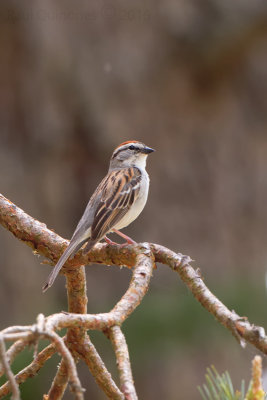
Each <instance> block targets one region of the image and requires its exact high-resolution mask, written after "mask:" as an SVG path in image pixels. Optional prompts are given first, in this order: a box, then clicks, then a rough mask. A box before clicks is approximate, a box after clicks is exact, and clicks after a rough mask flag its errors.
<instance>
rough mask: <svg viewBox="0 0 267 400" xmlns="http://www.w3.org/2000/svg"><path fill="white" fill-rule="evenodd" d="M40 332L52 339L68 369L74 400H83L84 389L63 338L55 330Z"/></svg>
mask: <svg viewBox="0 0 267 400" xmlns="http://www.w3.org/2000/svg"><path fill="white" fill-rule="evenodd" d="M40 334H41V335H42V336H44V337H47V338H48V339H50V340H52V341H53V343H54V344H55V346H56V349H57V351H58V352H59V353H60V354H61V356H62V358H63V359H64V361H65V363H66V366H67V371H68V376H69V381H70V387H71V391H72V392H73V393H74V395H75V400H83V399H84V396H83V392H84V389H83V388H82V386H81V382H80V379H79V377H78V374H77V369H76V365H75V362H74V360H73V357H72V355H71V353H70V351H69V349H68V348H67V346H66V345H65V343H64V340H63V339H62V338H61V337H60V336H59V335H58V334H56V333H55V332H48V331H45V332H40Z"/></svg>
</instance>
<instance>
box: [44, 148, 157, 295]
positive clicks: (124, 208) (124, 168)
mask: <svg viewBox="0 0 267 400" xmlns="http://www.w3.org/2000/svg"><path fill="white" fill-rule="evenodd" d="M154 151H155V150H153V149H151V148H150V147H148V146H146V145H145V144H144V143H141V142H138V141H136V140H130V141H127V142H123V143H121V144H120V145H119V146H118V147H116V149H115V150H114V151H113V154H112V156H111V160H110V164H109V170H108V173H107V175H106V176H105V178H104V179H103V180H102V181H101V182H100V184H99V185H98V187H97V188H96V190H95V192H94V193H93V195H92V197H91V198H90V200H89V202H88V204H87V207H86V209H85V211H84V213H83V216H82V218H81V219H80V222H79V223H78V225H77V227H76V229H75V231H74V233H73V235H72V238H71V240H70V243H69V245H68V247H67V248H66V250H65V251H64V253H63V254H62V256H61V257H60V259H59V260H58V262H57V264H56V265H55V267H54V269H53V270H52V271H51V273H50V275H49V276H48V279H47V281H46V283H45V285H44V286H43V292H45V291H46V290H47V289H48V288H50V287H51V286H52V285H53V283H54V281H55V279H56V277H57V275H58V273H59V271H60V270H61V268H62V266H63V265H64V264H65V262H66V261H67V260H68V259H69V258H70V257H73V256H74V255H75V253H77V251H78V250H79V249H80V248H81V247H82V246H83V245H84V244H85V243H86V242H87V244H86V247H85V248H84V252H88V251H89V250H91V249H92V248H93V247H94V245H95V244H96V243H98V242H99V241H100V240H102V239H105V240H106V241H107V242H108V243H113V242H112V241H111V240H110V239H108V238H107V237H106V235H107V234H108V233H110V232H115V233H117V234H118V235H120V236H122V237H123V238H124V239H126V242H127V243H131V244H133V243H135V242H134V241H133V240H132V239H130V238H129V237H128V236H126V235H125V234H123V233H122V232H120V231H119V230H120V229H122V228H125V227H126V226H128V225H129V224H130V223H131V222H133V221H134V220H135V219H136V218H137V217H138V215H139V214H140V213H141V212H142V211H143V208H144V207H145V204H146V201H147V196H148V190H149V176H148V174H147V172H146V160H147V156H148V154H150V153H152V152H154Z"/></svg>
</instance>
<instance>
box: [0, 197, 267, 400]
mask: <svg viewBox="0 0 267 400" xmlns="http://www.w3.org/2000/svg"><path fill="white" fill-rule="evenodd" d="M0 223H1V224H2V225H3V226H4V227H6V228H7V229H8V230H10V231H11V232H12V233H13V234H14V235H15V237H17V238H18V239H20V240H23V241H24V242H25V243H27V244H28V245H30V246H31V248H33V249H34V250H35V252H38V253H39V254H41V255H44V256H45V257H47V258H49V259H50V260H51V261H52V263H55V262H56V261H57V260H58V258H59V257H60V255H61V253H62V252H63V251H64V249H65V247H66V246H67V245H68V241H66V240H64V239H62V238H61V237H60V236H58V235H57V234H56V233H54V232H52V231H50V230H49V229H47V227H46V226H45V225H44V224H42V223H40V222H38V221H36V220H35V219H33V218H32V217H30V216H29V215H27V214H26V213H25V212H24V211H22V210H21V209H19V208H18V207H16V206H15V205H14V204H12V203H11V202H9V200H7V199H5V197H4V196H2V195H0ZM155 261H156V262H160V263H163V264H165V265H167V266H169V267H170V268H171V269H172V270H173V271H175V272H177V273H178V274H179V276H180V278H181V279H182V280H183V282H184V283H185V284H186V285H187V287H188V288H189V290H190V291H191V292H192V294H193V295H194V297H195V298H196V299H197V300H198V301H199V302H200V303H201V304H202V306H203V307H205V308H206V309H207V310H208V311H209V312H210V313H211V314H213V315H214V317H215V318H216V319H217V320H218V321H219V322H220V323H221V324H222V325H224V326H225V327H226V328H227V329H229V330H230V331H231V333H232V334H233V335H234V336H235V337H236V338H237V339H238V340H239V342H240V344H241V345H244V343H245V341H247V342H249V343H251V344H252V345H254V346H255V347H256V348H258V349H259V350H261V351H262V352H263V353H265V354H267V337H266V335H265V331H264V328H262V327H257V326H254V325H252V324H250V323H249V322H248V320H246V319H244V318H241V317H239V316H238V315H237V314H236V313H235V312H234V311H232V312H231V311H230V310H229V309H228V308H227V307H226V306H225V305H224V304H223V303H222V302H220V300H218V299H217V298H216V297H215V296H214V295H213V294H212V293H211V292H210V290H209V289H208V288H207V287H206V286H205V284H204V282H203V280H202V278H201V276H200V273H199V270H194V269H193V268H192V267H191V265H190V262H191V261H192V260H191V259H190V257H188V256H183V255H182V254H180V253H178V254H177V253H174V252H173V251H171V250H169V249H167V248H165V247H163V246H160V245H156V244H148V243H143V244H140V245H135V246H125V247H123V248H122V247H120V246H116V245H106V244H101V243H99V244H97V245H96V246H94V248H93V249H92V250H91V251H90V252H89V253H88V254H86V255H83V254H82V252H78V253H77V254H76V255H75V257H74V258H73V259H72V260H69V261H68V262H67V263H66V264H65V266H64V267H63V268H62V272H63V273H64V274H65V275H66V277H67V286H68V290H69V306H70V310H72V311H73V312H71V313H58V314H54V315H51V316H48V317H47V318H46V319H45V328H46V332H48V333H49V334H50V333H51V332H52V336H50V339H52V338H57V336H54V335H56V334H55V332H54V331H56V330H60V329H62V328H70V331H69V332H72V334H71V337H70V336H69V340H68V344H69V346H70V350H71V352H72V353H73V355H74V357H76V356H78V357H80V358H82V359H84V360H85V361H86V363H87V365H88V366H89V368H90V370H91V371H98V372H99V373H100V376H101V378H100V379H97V378H96V376H97V374H98V373H97V372H94V373H93V374H94V376H95V378H96V381H97V382H98V384H99V385H100V386H101V387H102V389H103V390H104V391H105V393H106V394H107V395H108V396H110V398H112V399H123V395H122V393H121V392H120V391H119V389H118V388H117V387H116V385H115V383H114V382H113V381H112V378H111V377H110V374H109V373H108V371H107V370H106V369H105V367H104V364H103V362H102V360H101V358H100V357H99V355H98V353H97V351H96V349H95V348H94V347H93V345H92V344H91V343H90V342H89V338H88V337H87V335H86V333H85V331H86V330H88V329H95V330H102V331H103V332H106V331H109V332H111V337H112V341H113V344H114V348H115V352H116V354H117V359H118V367H119V375H120V379H121V383H122V390H123V393H124V394H125V395H127V393H126V392H127V391H129V393H131V396H132V397H129V398H133V399H134V398H136V397H134V396H136V394H135V391H134V387H133V381H132V377H131V371H130V364H129V356H128V349H127V347H126V342H125V341H124V337H123V336H122V333H121V331H120V328H119V326H120V325H121V324H122V323H123V322H124V321H125V319H126V318H128V317H129V316H130V314H131V313H132V312H133V311H134V310H135V308H136V307H137V306H138V305H139V304H140V302H141V301H142V299H143V297H144V295H145V293H146V291H147V290H148V286H149V282H150V278H151V276H152V271H153V266H154V263H155ZM89 263H100V264H106V265H118V266H127V267H129V268H132V269H133V276H132V280H131V282H130V285H129V288H128V289H127V291H126V293H125V294H124V296H123V297H122V298H121V299H120V301H119V302H118V303H117V304H116V305H115V307H114V308H113V309H112V310H111V311H110V312H109V313H101V314H86V313H85V312H86V301H87V299H86V294H85V293H86V287H85V280H84V278H83V276H84V275H83V274H84V267H83V266H84V265H88V264H89ZM133 267H134V268H133ZM80 284H82V285H84V287H83V289H82V290H81V294H80V293H79V290H76V292H75V287H77V288H79V285H80ZM70 287H71V289H70ZM72 306H73V307H74V306H75V307H78V308H76V309H75V308H73V309H72ZM32 329H33V326H28V327H19V326H17V327H11V328H7V329H4V330H3V331H2V332H0V334H2V335H4V338H5V340H19V339H23V340H30V339H31V340H34V334H33V330H32ZM29 332H31V335H32V336H31V335H30V333H29ZM114 335H115V336H114ZM75 336H76V338H78V342H77V343H78V345H75V344H74V341H75V340H73V339H75ZM116 343H120V346H122V347H121V349H124V350H123V353H122V354H121V355H120V354H119V353H118V346H117V345H116ZM63 344H64V343H63ZM63 344H62V346H63ZM13 346H15V345H13ZM16 346H17V347H19V345H16ZM16 346H15V347H16ZM64 346H65V345H64ZM83 346H85V347H83ZM15 347H13V348H14V350H12V352H13V351H14V354H15V353H16V350H15ZM65 347H66V346H65ZM57 348H58V351H60V352H61V353H62V355H63V358H64V360H65V361H66V363H67V365H68V366H69V367H68V373H69V374H70V376H71V379H72V385H74V386H75V385H76V386H75V387H77V381H76V383H75V384H74V381H75V379H76V378H77V376H76V369H73V367H75V364H74V361H73V359H72V357H71V360H72V361H70V358H68V356H69V353H68V351H69V350H68V349H67V352H66V350H65V348H64V347H62V348H60V345H59V344H58V342H57ZM63 350H64V351H63ZM18 351H19V350H18ZM12 352H11V354H12ZM95 368H96V369H95ZM18 375H19V374H18ZM16 380H17V377H16ZM5 385H6V384H5ZM5 385H3V386H2V388H3V387H4V386H5ZM107 386H109V389H110V392H109V394H108V391H107ZM78 387H79V390H80V386H79V385H78ZM126 387H127V389H126ZM2 388H0V396H1V391H2V390H3V389H2ZM79 390H78V392H77V395H79V396H80V395H81V396H82V393H81V392H79Z"/></svg>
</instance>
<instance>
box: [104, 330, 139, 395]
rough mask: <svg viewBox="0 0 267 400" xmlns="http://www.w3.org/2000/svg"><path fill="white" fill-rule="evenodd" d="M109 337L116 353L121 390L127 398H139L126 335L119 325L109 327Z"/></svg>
mask: <svg viewBox="0 0 267 400" xmlns="http://www.w3.org/2000/svg"><path fill="white" fill-rule="evenodd" d="M109 338H110V340H111V343H112V345H113V348H114V351H115V355H116V360H117V367H118V371H119V377H120V388H121V391H122V393H123V394H124V396H125V399H127V400H137V394H136V391H135V387H134V381H133V375H132V369H131V364H130V357H129V352H128V346H127V343H126V340H125V336H124V334H123V333H122V331H121V328H120V327H119V326H118V325H115V326H112V328H110V329H109Z"/></svg>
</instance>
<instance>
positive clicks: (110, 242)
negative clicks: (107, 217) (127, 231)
mask: <svg viewBox="0 0 267 400" xmlns="http://www.w3.org/2000/svg"><path fill="white" fill-rule="evenodd" d="M104 239H105V241H106V242H107V244H116V245H119V243H116V242H113V240H110V239H109V238H108V237H107V236H105V237H104Z"/></svg>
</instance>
